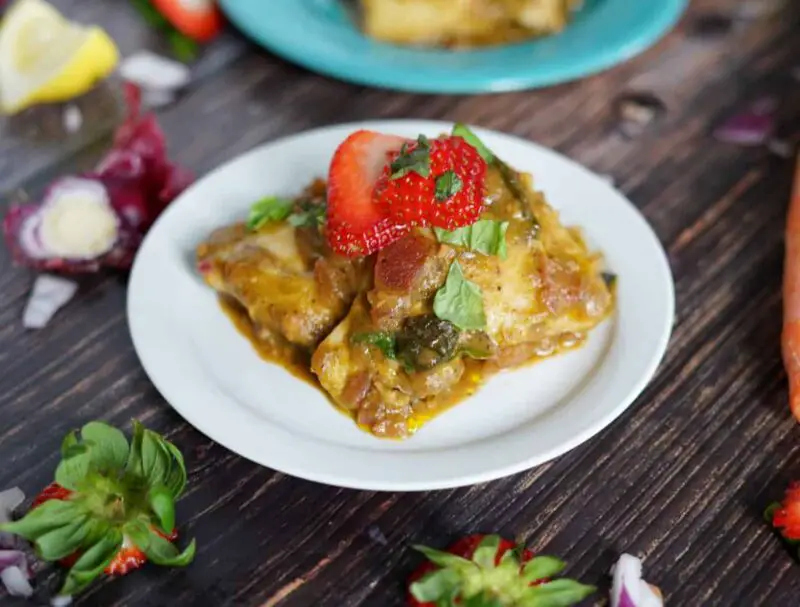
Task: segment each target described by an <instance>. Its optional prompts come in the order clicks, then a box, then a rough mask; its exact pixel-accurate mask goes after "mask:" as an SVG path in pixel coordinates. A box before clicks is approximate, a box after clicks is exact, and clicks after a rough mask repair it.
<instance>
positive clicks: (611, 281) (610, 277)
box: [600, 272, 617, 289]
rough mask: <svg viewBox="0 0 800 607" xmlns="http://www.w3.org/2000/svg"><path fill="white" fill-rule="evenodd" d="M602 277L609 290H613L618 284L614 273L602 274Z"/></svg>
mask: <svg viewBox="0 0 800 607" xmlns="http://www.w3.org/2000/svg"><path fill="white" fill-rule="evenodd" d="M600 277H601V278H602V279H603V282H605V283H606V286H607V287H608V288H609V289H613V288H614V286H615V285H616V284H617V275H616V274H614V273H613V272H602V273H601V274H600Z"/></svg>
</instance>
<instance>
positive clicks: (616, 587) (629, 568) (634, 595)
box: [611, 554, 664, 607]
mask: <svg viewBox="0 0 800 607" xmlns="http://www.w3.org/2000/svg"><path fill="white" fill-rule="evenodd" d="M611 575H612V578H613V581H612V584H611V607H663V606H664V600H663V599H662V598H661V593H660V591H658V589H657V588H655V587H653V586H650V585H649V584H648V583H647V582H645V581H644V580H643V579H642V561H641V560H639V559H637V558H636V557H635V556H631V555H630V554H623V555H622V556H620V557H619V560H618V561H617V563H616V565H614V567H613V568H612V570H611Z"/></svg>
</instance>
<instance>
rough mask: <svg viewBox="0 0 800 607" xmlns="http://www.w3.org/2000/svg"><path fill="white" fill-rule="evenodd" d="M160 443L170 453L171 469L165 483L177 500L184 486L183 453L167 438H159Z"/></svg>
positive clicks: (184, 466)
mask: <svg viewBox="0 0 800 607" xmlns="http://www.w3.org/2000/svg"><path fill="white" fill-rule="evenodd" d="M161 444H162V447H165V448H166V450H167V451H168V452H169V453H170V454H171V455H172V469H171V470H170V473H169V476H168V478H167V483H166V485H167V487H169V489H170V491H172V497H173V498H174V499H176V500H177V499H178V498H179V497H180V496H181V495H182V494H183V490H184V489H185V488H186V465H185V464H184V461H183V454H182V453H181V452H180V451H179V450H178V448H177V447H176V446H175V445H173V444H172V443H171V442H169V441H168V440H164V439H161Z"/></svg>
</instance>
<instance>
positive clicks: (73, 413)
mask: <svg viewBox="0 0 800 607" xmlns="http://www.w3.org/2000/svg"><path fill="white" fill-rule="evenodd" d="M642 1H644V0H642ZM56 4H57V5H58V6H59V7H60V8H62V9H63V10H64V11H65V12H66V13H67V14H69V15H70V16H72V17H75V18H78V19H80V20H83V21H87V22H97V23H100V24H102V25H103V26H105V27H106V28H107V29H108V30H109V32H110V33H111V34H112V35H113V36H114V37H115V38H116V39H117V40H118V42H119V44H120V46H121V49H122V51H123V53H129V52H132V51H134V50H137V49H140V48H143V47H148V48H155V49H163V46H162V43H161V41H160V40H159V39H158V36H157V35H156V34H154V33H153V32H151V31H149V30H148V29H147V28H146V26H145V25H143V23H142V21H141V20H140V19H139V18H138V16H137V15H136V13H135V12H134V11H133V9H132V8H130V6H129V5H128V3H126V2H118V1H117V2H109V1H107V0H61V1H58V2H56ZM740 4H741V3H738V2H735V1H734V0H727V1H723V0H720V1H714V0H706V1H704V0H697V1H695V2H693V3H692V7H691V9H690V11H689V12H688V14H687V15H686V16H685V17H684V18H683V20H682V21H681V24H680V25H679V27H678V28H677V29H676V30H675V31H673V32H672V33H671V34H669V35H668V36H667V37H666V38H665V39H663V40H662V41H661V42H660V43H659V44H658V45H657V46H655V47H654V48H652V49H651V50H649V51H647V52H646V53H644V54H643V55H641V56H639V57H638V58H636V59H634V60H633V61H630V62H628V63H625V64H624V65H620V66H618V67H616V68H614V69H612V70H610V71H608V72H605V73H603V74H601V75H597V76H593V77H591V78H588V79H585V80H583V81H581V82H576V83H570V84H565V85H562V86H556V87H552V88H548V89H546V90H539V91H528V92H520V93H511V94H502V95H495V96H420V95H410V94H401V93H393V92H388V91H382V90H373V89H368V88H363V87H359V86H352V85H349V84H345V83H341V82H336V81H333V80H330V79H327V78H324V77H321V76H318V75H315V74H311V73H309V72H307V71H305V70H303V69H300V68H298V67H295V66H293V65H290V64H288V63H286V62H284V61H282V60H280V59H278V58H276V57H274V56H272V55H271V54H269V53H267V52H265V51H263V50H260V49H258V48H256V47H254V46H253V45H251V44H249V43H248V42H247V41H245V40H244V39H242V38H241V37H240V36H238V35H236V34H235V33H233V32H229V33H227V34H226V35H225V36H224V37H223V38H222V39H221V40H219V41H217V42H215V43H214V45H213V46H212V47H211V48H209V49H208V50H207V52H206V54H205V55H204V57H203V58H202V59H201V60H200V62H199V64H198V65H197V80H196V82H195V83H194V84H193V85H192V86H191V87H190V89H189V90H188V91H187V92H186V93H185V94H184V95H183V96H182V97H181V99H180V100H179V101H178V102H177V103H176V104H174V105H172V106H171V107H169V108H166V109H164V110H163V111H161V112H159V118H160V121H161V124H162V125H163V128H164V130H165V131H166V133H167V136H168V139H169V143H170V148H171V151H172V153H173V155H174V157H175V158H176V159H178V160H179V161H180V162H182V163H184V164H186V165H188V166H190V167H191V168H193V169H195V170H196V171H198V173H200V174H203V173H205V172H206V171H208V170H210V169H212V168H213V167H215V166H216V165H218V164H219V163H221V162H223V161H226V160H228V159H230V158H232V157H234V156H236V155H237V154H239V153H241V152H244V151H246V150H249V149H251V148H253V147H254V146H257V145H259V144H260V143H263V142H265V141H269V140H272V139H274V138H276V137H279V136H281V135H285V134H288V133H294V132H297V131H300V130H303V129H307V128H310V127H316V126H320V125H325V124H332V123H336V122H344V121H352V120H361V119H371V118H407V117H412V118H434V119H443V120H451V121H466V122H471V123H475V124H479V125H481V126H484V127H488V128H493V129H499V130H502V131H507V132H510V133H514V134H517V135H521V136H523V137H526V138H529V139H531V140H535V141H537V142H539V143H542V144H544V145H547V146H551V147H553V148H554V149H556V150H558V151H560V152H562V153H564V154H566V155H568V156H570V157H572V158H575V159H577V160H578V161H580V162H582V163H584V164H586V165H587V166H589V167H590V168H592V169H594V170H596V171H598V172H600V173H608V174H611V175H613V176H614V177H615V179H616V180H617V183H618V185H619V187H620V188H621V189H622V190H623V191H625V192H626V193H627V194H628V195H629V197H630V198H631V200H633V201H634V202H635V203H636V205H637V206H638V207H639V208H640V209H641V210H642V211H643V212H644V214H645V215H646V216H647V218H648V219H649V220H650V222H652V224H653V226H654V227H655V230H656V232H657V233H658V235H659V236H660V238H661V240H662V241H663V242H664V245H665V247H666V249H667V251H668V253H669V257H670V261H671V264H672V268H673V272H674V275H675V281H676V287H677V310H678V312H677V324H676V327H675V332H674V334H673V337H672V341H671V345H670V348H669V351H668V353H667V356H666V359H665V360H664V362H663V364H662V366H661V369H660V371H659V373H658V375H657V376H656V378H655V379H654V380H653V382H652V383H651V384H650V386H649V387H648V388H647V389H646V390H645V391H644V393H643V394H642V395H641V397H640V398H639V399H638V400H637V402H636V403H635V404H634V406H632V407H631V408H630V409H629V410H628V412H627V413H626V414H625V415H623V416H622V418H621V419H619V420H618V421H617V422H615V423H614V424H612V426H611V427H609V428H608V429H606V430H605V431H604V432H602V433H601V434H600V435H599V436H597V437H595V438H594V439H592V440H590V441H589V442H588V443H586V444H584V445H583V446H581V447H579V448H577V449H575V450H574V451H572V452H571V453H569V454H567V455H565V456H563V457H560V458H558V459H557V460H555V461H553V462H551V463H549V464H546V465H543V466H540V467H538V468H535V469H533V470H530V471H528V472H526V473H523V474H518V475H516V476H513V477H510V478H506V479H503V480H500V481H496V482H493V483H488V484H485V485H479V486H474V487H468V488H464V489H457V490H448V491H437V492H429V493H411V494H399V493H372V492H358V491H351V490H342V489H336V488H331V487H326V486H323V485H318V484H313V483H309V482H305V481H301V480H297V479H294V478H289V477H286V476H284V475H282V474H279V473H276V472H273V471H271V470H268V469H265V468H261V467H259V466H256V465H254V464H252V463H250V462H248V461H245V460H243V459H241V458H239V457H237V456H235V455H234V454H232V453H231V452H229V451H228V450H226V449H225V448H223V447H221V446H219V445H216V444H215V443H214V442H212V441H211V440H209V439H208V438H207V437H205V436H203V435H201V434H200V433H198V432H197V431H195V430H194V429H193V428H192V427H190V426H189V425H188V424H186V423H185V422H184V421H183V420H182V419H181V418H180V417H179V416H178V415H177V414H176V413H175V412H174V411H173V410H172V409H171V408H170V407H169V406H168V405H167V403H166V402H165V401H164V400H163V399H162V398H161V396H160V395H159V394H158V393H157V392H156V390H155V389H154V388H153V386H152V385H151V384H150V382H149V381H148V379H147V377H146V376H145V374H144V372H143V371H142V368H141V366H140V365H139V362H138V360H137V358H136V355H135V354H134V351H133V348H132V345H131V341H130V337H129V334H128V329H127V325H126V321H125V285H126V278H125V277H124V276H120V275H113V274H108V275H100V276H96V277H91V278H89V279H86V280H84V281H83V284H82V287H81V290H80V292H79V295H78V296H77V297H76V299H75V300H74V301H72V302H71V303H70V304H69V305H68V306H67V307H66V308H65V309H63V310H62V311H61V312H60V313H59V314H58V316H57V317H56V318H55V319H54V321H53V322H52V323H51V324H50V325H49V326H48V327H47V328H46V329H44V330H42V331H38V332H26V331H24V330H23V329H22V326H21V322H20V321H21V314H22V309H23V306H24V303H25V300H26V297H27V294H28V290H29V288H30V285H31V283H32V279H33V276H32V274H31V273H30V272H28V271H26V270H24V269H19V268H15V267H12V265H11V263H10V260H9V257H8V254H7V252H6V251H5V250H4V249H0V462H2V464H0V487H9V486H13V485H19V486H21V487H22V488H23V489H24V490H25V491H26V492H27V493H28V494H29V495H31V494H33V493H35V492H36V491H37V489H38V488H40V487H41V486H43V485H44V484H46V483H47V482H48V481H49V480H50V479H51V478H52V473H53V469H54V466H55V464H56V460H57V451H58V446H59V443H60V440H61V438H62V437H63V435H64V434H65V433H66V432H67V431H68V430H70V429H71V428H74V427H79V426H80V425H81V424H83V423H84V422H86V421H88V420H91V419H96V418H101V419H105V420H109V421H110V422H112V423H115V424H119V425H126V424H127V422H128V420H129V419H130V418H132V417H136V418H139V419H140V420H142V421H143V422H144V423H145V424H147V425H148V426H150V427H152V428H154V429H156V430H158V431H160V432H164V433H166V434H167V435H168V436H169V438H170V439H171V440H173V441H174V442H175V443H176V444H177V445H178V446H179V447H180V448H181V449H182V450H183V451H184V453H185V454H186V460H187V465H188V468H189V472H190V486H189V491H188V495H187V496H186V497H185V499H184V500H183V501H182V502H181V503H180V506H179V521H180V523H181V524H182V527H181V532H182V534H183V537H196V538H197V540H198V553H197V558H196V560H195V562H194V564H193V565H192V566H191V567H189V568H188V569H186V570H164V569H159V568H156V567H148V568H145V569H144V570H143V571H140V572H137V573H136V574H135V575H131V576H128V577H127V578H124V579H120V580H114V581H105V582H103V583H99V584H97V585H95V586H93V587H92V588H91V589H90V590H89V591H88V592H86V593H85V594H84V595H83V596H81V597H80V598H79V600H78V601H77V604H78V605H80V606H89V605H101V606H112V605H113V606H123V605H126V606H127V605H130V606H140V605H141V606H165V607H166V606H168V605H169V606H179V605H181V606H183V605H186V606H189V605H191V606H198V607H204V606H220V605H243V606H260V607H306V606H311V605H314V606H318V607H351V606H366V607H394V606H399V605H402V604H403V601H404V599H403V592H404V579H405V578H406V576H407V575H408V574H409V573H410V571H411V570H412V569H413V568H414V567H415V566H416V564H417V563H418V557H417V556H415V554H414V553H412V551H411V550H410V549H409V547H408V544H409V543H411V542H419V543H426V544H430V545H435V546H442V545H445V544H446V543H448V542H449V541H451V540H453V539H454V538H456V537H457V536H460V535H462V534H466V533H471V532H476V531H487V532H494V531H499V532H502V533H504V534H506V535H508V536H515V537H519V538H522V539H525V540H527V541H528V542H529V544H530V545H531V546H532V547H533V548H534V549H535V550H542V551H545V552H546V553H550V554H554V555H559V556H561V557H562V558H564V559H565V560H567V561H568V562H569V563H570V567H569V570H568V574H569V575H571V576H573V577H578V578H580V579H582V580H584V581H586V582H589V583H594V584H597V585H599V587H600V593H599V594H598V597H601V596H605V593H606V591H607V587H608V578H607V575H606V574H607V572H608V570H609V567H610V566H611V564H612V563H613V562H614V560H615V558H616V555H618V553H620V552H621V551H629V552H632V553H635V554H638V555H640V556H642V557H644V559H645V564H646V573H647V578H648V580H650V581H652V582H653V583H656V584H658V585H659V586H661V587H662V589H663V590H664V592H665V594H666V596H667V604H668V605H670V606H680V607H695V606H712V605H719V606H726V607H727V606H743V607H749V606H756V605H768V606H774V607H792V606H796V605H798V604H800V569H798V565H797V564H796V562H795V561H794V560H792V557H791V556H790V554H789V552H788V551H787V550H786V549H785V548H784V547H783V546H782V545H781V543H780V542H779V541H778V540H777V539H776V537H775V536H774V535H773V534H772V533H771V531H770V529H769V528H768V527H767V526H766V525H765V524H764V523H763V522H762V519H761V511H762V509H763V508H764V506H765V505H766V504H767V503H768V502H770V501H771V500H773V499H775V498H778V497H780V496H781V495H782V491H783V489H784V487H785V485H786V483H787V482H788V481H789V480H790V479H792V478H800V432H799V431H798V429H797V427H796V424H795V422H794V421H793V420H792V419H791V416H790V414H789V412H788V409H787V393H786V386H785V384H786V381H785V377H784V374H783V371H782V366H781V362H780V358H779V333H780V326H781V297H780V285H781V273H782V256H783V243H782V240H783V224H784V213H785V207H786V203H787V200H788V197H789V189H790V177H791V172H792V161H791V160H790V159H787V158H781V157H779V156H776V155H773V154H770V153H768V152H767V151H766V150H765V149H761V148H741V147H735V146H731V145H726V144H722V143H719V142H717V141H715V140H714V139H713V138H712V137H711V136H710V131H711V129H712V128H713V126H714V125H715V124H717V123H718V122H719V121H720V120H722V119H724V118H725V117H726V116H728V115H730V114H731V113H732V112H735V111H736V110H737V108H739V107H740V106H741V105H742V104H745V103H747V102H748V101H750V100H752V99H754V98H756V97H759V96H761V95H773V96H775V97H777V98H779V99H780V101H781V107H780V122H779V131H778V134H779V136H780V137H781V138H782V139H784V140H785V141H796V140H797V139H798V138H800V81H798V80H796V79H793V76H792V68H795V67H796V66H797V65H800V36H798V31H800V3H798V2H789V3H787V7H786V8H785V9H784V10H783V11H782V12H781V13H780V14H779V15H778V16H777V17H776V18H772V19H763V20H755V21H752V22H741V23H738V24H737V25H736V27H734V28H733V29H732V30H731V31H730V32H723V33H720V34H719V35H717V36H713V35H709V30H711V29H713V28H709V27H708V24H709V22H712V24H713V20H711V21H710V20H709V19H708V16H709V15H712V16H713V15H717V14H720V13H721V14H732V13H733V12H734V11H735V9H736V8H737V7H738V6H739V5H740ZM627 91H648V92H652V93H654V94H655V95H657V96H659V97H660V98H661V99H662V100H663V101H664V103H665V104H666V105H667V108H668V112H667V114H666V115H665V117H664V119H663V121H662V122H661V123H660V124H659V125H658V128H655V129H654V130H652V131H651V132H649V133H647V134H645V135H644V136H642V137H640V138H638V139H635V140H625V139H623V138H621V137H620V136H619V135H617V134H616V132H615V130H614V126H615V119H614V103H613V100H614V99H615V98H616V97H618V96H619V95H620V94H623V93H625V92H627ZM107 101H108V100H107V99H105V97H104V94H103V93H102V92H101V93H97V94H94V95H90V96H89V98H87V99H86V100H85V101H84V102H83V103H82V106H83V109H84V114H85V117H86V125H85V127H84V129H83V130H82V131H81V133H80V134H78V135H77V136H73V137H70V138H65V139H63V140H60V141H56V140H54V138H56V139H57V137H56V135H57V131H58V124H59V119H56V118H53V120H52V121H48V119H47V118H46V116H47V114H41V113H39V114H30V115H27V116H23V117H21V118H18V119H15V120H14V121H7V122H6V123H5V124H3V126H2V132H1V133H0V190H1V191H3V192H6V196H4V198H5V199H8V197H9V196H10V195H11V194H12V193H14V192H17V191H18V190H20V189H22V190H25V191H27V192H29V193H31V194H33V195H36V194H37V193H38V192H39V191H40V189H41V187H42V186H43V185H44V184H45V183H47V181H48V180H49V179H51V178H52V177H53V176H55V175H58V174H62V173H64V172H66V171H73V170H76V169H80V168H87V167H89V166H91V165H92V163H93V162H95V161H96V160H97V158H98V155H99V154H100V152H101V151H102V150H103V148H104V146H106V145H107V144H108V136H109V133H110V131H111V128H112V126H113V118H112V116H111V114H110V113H109V111H108V105H107V103H106V102H107ZM43 132H44V134H42V133H43ZM165 297H166V298H168V297H169V295H168V294H165ZM37 582H38V583H39V585H40V587H41V588H43V589H47V588H48V585H49V586H50V587H52V586H53V585H54V584H55V583H56V573H55V572H54V571H53V570H51V569H48V568H43V569H40V571H39V574H38V576H37ZM45 594H46V593H45V592H43V593H42V596H44V595H45ZM598 602H601V599H597V600H596V601H595V602H592V601H588V602H587V605H592V604H595V603H598ZM0 603H2V604H6V603H8V604H9V605H11V604H13V601H11V600H10V599H8V598H7V597H3V596H0Z"/></svg>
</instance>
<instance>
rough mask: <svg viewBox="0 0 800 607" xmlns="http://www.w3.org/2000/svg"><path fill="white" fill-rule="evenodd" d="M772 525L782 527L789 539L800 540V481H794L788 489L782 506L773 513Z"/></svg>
mask: <svg viewBox="0 0 800 607" xmlns="http://www.w3.org/2000/svg"><path fill="white" fill-rule="evenodd" d="M772 526H773V527H776V528H778V529H780V532H781V535H782V536H783V537H784V538H785V539H787V540H800V483H799V482H793V483H791V484H790V485H789V488H788V489H787V490H786V496H785V497H784V498H783V502H781V504H780V507H779V508H776V509H775V511H774V512H773V514H772Z"/></svg>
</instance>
